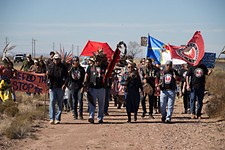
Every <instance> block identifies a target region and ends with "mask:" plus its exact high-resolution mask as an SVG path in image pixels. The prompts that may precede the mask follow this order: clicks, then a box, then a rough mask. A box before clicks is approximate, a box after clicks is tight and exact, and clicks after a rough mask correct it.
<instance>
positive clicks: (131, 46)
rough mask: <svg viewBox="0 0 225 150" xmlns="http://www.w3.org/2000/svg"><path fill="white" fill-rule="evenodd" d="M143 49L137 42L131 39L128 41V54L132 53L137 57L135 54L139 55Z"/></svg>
mask: <svg viewBox="0 0 225 150" xmlns="http://www.w3.org/2000/svg"><path fill="white" fill-rule="evenodd" d="M141 51H142V50H141V46H140V45H139V44H138V43H137V42H135V41H133V42H132V41H130V42H129V43H128V55H131V56H133V57H135V55H137V54H138V53H140V52H141Z"/></svg>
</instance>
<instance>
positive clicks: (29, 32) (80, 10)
mask: <svg viewBox="0 0 225 150" xmlns="http://www.w3.org/2000/svg"><path fill="white" fill-rule="evenodd" d="M224 6H225V1H224V0H170V1H168V0H154V1H153V0H140V1H137V0H38V1H34V0H33V1H31V0H0V48H1V49H3V48H4V45H5V40H6V37H7V38H8V41H9V42H11V43H12V44H15V45H17V46H16V48H15V49H14V50H13V52H14V53H17V52H25V53H28V52H30V53H31V49H32V44H31V43H32V38H34V39H36V40H37V41H36V51H38V53H39V54H48V53H49V52H50V51H51V50H52V49H53V42H54V43H55V50H59V48H60V43H61V46H62V47H64V49H65V50H66V51H70V50H71V49H72V44H73V45H74V54H76V53H77V52H76V50H77V48H78V49H79V53H80V52H81V50H82V49H83V47H84V46H85V44H86V43H87V41H88V40H93V41H102V42H108V44H109V45H110V46H111V47H112V49H115V47H116V44H117V43H118V42H119V41H121V40H123V41H125V42H126V43H128V42H129V41H136V42H138V43H140V37H141V36H147V34H148V33H149V34H150V35H152V36H153V37H155V38H156V39H158V40H160V41H162V42H164V43H170V44H173V45H182V44H186V43H187V42H188V41H189V40H190V38H191V37H192V35H193V34H194V32H195V31H196V30H200V31H201V32H202V36H203V38H204V41H205V51H208V52H216V53H217V54H218V53H219V52H220V51H221V49H222V48H223V47H224V46H225V16H224V14H225V9H224ZM78 46H79V47H78ZM143 50H144V52H143V55H144V54H145V51H146V49H145V48H143Z"/></svg>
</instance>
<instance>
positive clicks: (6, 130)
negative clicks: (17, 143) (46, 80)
mask: <svg viewBox="0 0 225 150" xmlns="http://www.w3.org/2000/svg"><path fill="white" fill-rule="evenodd" d="M16 94H17V101H16V103H15V102H13V101H6V102H4V103H1V104H0V136H6V137H7V138H10V139H22V138H25V137H32V136H34V135H33V134H32V133H33V129H34V128H33V127H34V126H36V125H37V124H38V122H39V121H40V120H43V119H44V118H45V117H46V116H45V115H46V113H44V102H43V100H44V96H40V95H35V96H34V97H31V96H27V95H26V94H25V93H20V92H17V93H16ZM46 109H47V108H46ZM47 111H48V110H46V112H47Z"/></svg>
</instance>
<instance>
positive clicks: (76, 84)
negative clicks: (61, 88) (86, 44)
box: [65, 56, 85, 119]
mask: <svg viewBox="0 0 225 150" xmlns="http://www.w3.org/2000/svg"><path fill="white" fill-rule="evenodd" d="M68 73H69V76H68V78H67V80H66V83H65V85H66V86H67V87H69V89H70V90H71V93H72V101H73V103H72V105H73V106H72V108H73V109H74V110H73V113H74V119H78V113H77V106H78V102H79V118H80V119H83V92H82V87H83V82H84V76H85V70H84V68H83V67H82V66H81V65H80V63H79V57H77V56H75V57H74V58H73V60H72V66H71V68H70V69H69V71H68ZM68 83H70V85H69V86H68Z"/></svg>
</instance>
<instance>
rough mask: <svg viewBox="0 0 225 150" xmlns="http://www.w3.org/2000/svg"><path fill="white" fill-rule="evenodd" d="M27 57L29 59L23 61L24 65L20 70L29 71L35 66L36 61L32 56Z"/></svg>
mask: <svg viewBox="0 0 225 150" xmlns="http://www.w3.org/2000/svg"><path fill="white" fill-rule="evenodd" d="M26 57H27V59H26V60H24V61H23V65H22V66H21V68H20V70H23V71H28V70H29V69H30V67H31V66H32V65H33V64H34V61H33V59H32V58H31V54H27V55H26Z"/></svg>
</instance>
